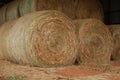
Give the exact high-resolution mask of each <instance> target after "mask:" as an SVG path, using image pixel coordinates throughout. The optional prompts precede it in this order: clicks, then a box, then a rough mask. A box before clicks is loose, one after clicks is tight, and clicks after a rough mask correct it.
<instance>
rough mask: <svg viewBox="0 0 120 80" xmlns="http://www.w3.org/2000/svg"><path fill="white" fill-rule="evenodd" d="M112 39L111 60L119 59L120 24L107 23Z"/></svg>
mask: <svg viewBox="0 0 120 80" xmlns="http://www.w3.org/2000/svg"><path fill="white" fill-rule="evenodd" d="M108 26H109V28H110V31H111V33H112V36H113V40H114V50H113V54H112V59H113V60H120V25H108Z"/></svg>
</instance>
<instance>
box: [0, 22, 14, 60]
mask: <svg viewBox="0 0 120 80" xmlns="http://www.w3.org/2000/svg"><path fill="white" fill-rule="evenodd" d="M15 22H16V20H15V21H8V22H6V23H4V24H2V25H0V59H6V58H7V57H8V55H6V53H7V52H6V51H7V50H6V43H5V40H6V36H7V31H9V30H10V29H11V27H12V26H13V25H14V24H15Z"/></svg>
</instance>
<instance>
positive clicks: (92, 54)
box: [75, 19, 113, 64]
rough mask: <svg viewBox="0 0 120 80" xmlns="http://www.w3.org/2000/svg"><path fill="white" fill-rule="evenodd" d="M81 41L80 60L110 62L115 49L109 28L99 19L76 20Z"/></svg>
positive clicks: (98, 62)
mask: <svg viewBox="0 0 120 80" xmlns="http://www.w3.org/2000/svg"><path fill="white" fill-rule="evenodd" d="M75 24H76V28H77V29H78V30H77V35H78V41H79V49H78V52H79V53H78V54H79V62H80V63H81V62H82V63H95V64H96V63H97V64H108V63H109V62H110V56H111V53H112V51H113V40H112V36H111V34H110V32H109V29H108V28H107V27H106V26H105V25H104V24H103V23H102V22H101V21H99V20H97V19H84V20H78V21H75Z"/></svg>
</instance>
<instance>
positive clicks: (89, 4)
mask: <svg viewBox="0 0 120 80" xmlns="http://www.w3.org/2000/svg"><path fill="white" fill-rule="evenodd" d="M76 3H77V4H76V12H75V15H76V19H87V18H95V19H99V20H101V21H103V18H104V15H103V10H102V7H101V4H100V2H99V0H91V1H89V0H76Z"/></svg>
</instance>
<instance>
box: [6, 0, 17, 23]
mask: <svg viewBox="0 0 120 80" xmlns="http://www.w3.org/2000/svg"><path fill="white" fill-rule="evenodd" d="M18 5H19V3H18V1H17V0H15V1H13V2H11V3H9V4H7V10H6V21H8V20H13V19H17V18H18V17H19V11H18Z"/></svg>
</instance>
